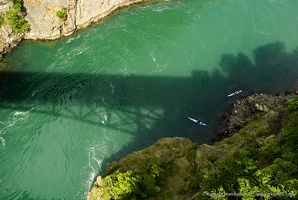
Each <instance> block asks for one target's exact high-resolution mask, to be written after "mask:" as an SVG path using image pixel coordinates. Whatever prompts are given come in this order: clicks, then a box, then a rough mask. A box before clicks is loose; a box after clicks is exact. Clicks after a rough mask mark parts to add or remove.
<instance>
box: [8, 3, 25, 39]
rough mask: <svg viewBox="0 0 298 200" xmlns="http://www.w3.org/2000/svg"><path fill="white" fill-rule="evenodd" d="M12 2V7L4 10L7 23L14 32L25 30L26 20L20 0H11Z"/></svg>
mask: <svg viewBox="0 0 298 200" xmlns="http://www.w3.org/2000/svg"><path fill="white" fill-rule="evenodd" d="M11 1H12V2H13V5H12V8H11V9H10V10H8V11H7V12H6V18H7V20H8V24H9V25H10V26H11V27H12V28H13V30H14V31H15V32H16V33H21V32H25V31H27V30H28V28H29V24H28V22H27V21H26V20H25V18H24V16H25V13H24V12H23V10H24V7H23V1H22V0H11Z"/></svg>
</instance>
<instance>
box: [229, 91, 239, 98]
mask: <svg viewBox="0 0 298 200" xmlns="http://www.w3.org/2000/svg"><path fill="white" fill-rule="evenodd" d="M240 92H242V90H238V91H235V92H233V93H231V94H229V95H228V96H227V97H232V96H235V95H237V94H239V93H240Z"/></svg>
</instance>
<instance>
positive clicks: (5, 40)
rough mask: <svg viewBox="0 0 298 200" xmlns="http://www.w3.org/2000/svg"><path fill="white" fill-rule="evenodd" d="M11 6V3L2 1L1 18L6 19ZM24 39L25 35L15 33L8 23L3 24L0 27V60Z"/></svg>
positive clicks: (0, 2)
mask: <svg viewBox="0 0 298 200" xmlns="http://www.w3.org/2000/svg"><path fill="white" fill-rule="evenodd" d="M11 6H12V2H11V1H9V0H0V17H4V16H5V13H6V12H7V11H8V10H9V9H10V7H11ZM23 37H24V34H23V33H15V32H14V31H13V29H12V28H11V27H10V26H9V25H8V24H7V23H5V22H3V24H2V25H1V26H0V59H1V58H2V56H3V55H5V54H7V53H8V52H10V51H11V49H13V48H14V47H16V46H17V45H18V43H19V42H20V41H21V40H22V39H23Z"/></svg>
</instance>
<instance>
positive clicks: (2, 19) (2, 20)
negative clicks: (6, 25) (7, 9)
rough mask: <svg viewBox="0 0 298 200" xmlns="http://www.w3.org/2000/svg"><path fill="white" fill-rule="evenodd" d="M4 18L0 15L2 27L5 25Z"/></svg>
mask: <svg viewBox="0 0 298 200" xmlns="http://www.w3.org/2000/svg"><path fill="white" fill-rule="evenodd" d="M3 22H4V18H3V17H2V16H1V15H0V26H1V25H2V24H3Z"/></svg>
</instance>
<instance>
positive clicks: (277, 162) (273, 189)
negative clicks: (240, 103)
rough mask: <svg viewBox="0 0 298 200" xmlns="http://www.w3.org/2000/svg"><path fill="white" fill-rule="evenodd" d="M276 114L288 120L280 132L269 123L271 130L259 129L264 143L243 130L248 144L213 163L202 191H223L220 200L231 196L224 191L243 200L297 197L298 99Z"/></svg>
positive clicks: (242, 132)
mask: <svg viewBox="0 0 298 200" xmlns="http://www.w3.org/2000/svg"><path fill="white" fill-rule="evenodd" d="M286 115H287V116H286ZM277 117H278V118H282V119H283V120H284V122H285V124H284V126H283V127H281V128H280V130H279V132H278V133H276V131H274V132H272V131H271V129H272V127H271V128H270V123H269V127H268V129H265V128H264V127H259V128H258V129H257V130H256V132H255V133H256V136H258V137H267V138H265V140H264V142H263V144H261V145H260V143H258V142H257V141H256V138H254V137H247V136H248V135H247V134H248V132H247V130H242V131H240V132H241V134H242V136H245V137H246V139H247V143H246V146H245V147H244V148H243V149H241V150H238V151H236V152H235V153H233V154H232V155H230V156H229V157H227V158H226V159H225V160H223V161H220V162H218V163H214V165H213V168H212V169H211V170H208V171H207V172H206V173H205V174H204V188H203V194H204V193H205V195H208V194H210V193H217V194H219V193H221V194H223V195H222V196H221V199H229V198H231V196H229V195H224V194H232V195H240V196H242V198H243V199H255V198H257V197H261V196H262V198H264V199H272V198H273V197H275V198H278V199H289V198H297V197H298V167H297V166H298V146H297V142H298V99H297V98H296V99H295V100H294V101H292V102H289V103H288V106H287V112H285V111H282V114H281V115H279V116H277ZM286 119H287V121H286ZM259 120H260V118H259V117H258V118H254V119H252V121H259ZM212 160H213V159H212ZM211 198H218V196H211Z"/></svg>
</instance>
